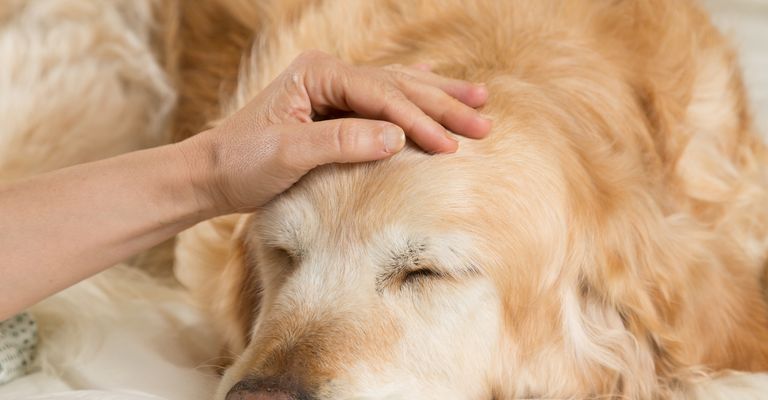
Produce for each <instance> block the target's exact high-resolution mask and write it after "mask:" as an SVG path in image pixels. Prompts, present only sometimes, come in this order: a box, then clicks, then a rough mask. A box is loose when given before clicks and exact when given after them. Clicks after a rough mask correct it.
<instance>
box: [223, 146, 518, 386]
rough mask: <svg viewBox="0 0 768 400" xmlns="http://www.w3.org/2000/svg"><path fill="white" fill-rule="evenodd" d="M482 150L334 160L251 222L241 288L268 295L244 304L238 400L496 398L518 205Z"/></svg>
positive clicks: (232, 378)
mask: <svg viewBox="0 0 768 400" xmlns="http://www.w3.org/2000/svg"><path fill="white" fill-rule="evenodd" d="M468 153H469V150H467V151H465V152H463V154H464V155H463V156H461V157H459V156H429V155H425V154H422V153H420V152H418V151H415V150H408V151H406V153H405V154H401V155H399V156H398V157H396V158H395V159H394V160H392V161H389V162H382V163H375V164H368V165H358V166H350V165H337V166H329V167H325V168H321V169H319V170H317V171H314V172H312V173H311V174H310V176H307V177H306V178H305V179H303V180H302V181H301V182H300V184H299V185H297V186H296V187H294V188H292V189H291V191H290V192H289V193H287V194H285V195H283V196H281V197H280V198H278V199H277V200H275V201H274V202H273V203H272V204H270V205H269V206H267V207H266V208H265V209H264V210H262V211H261V212H259V213H257V214H256V215H254V216H252V217H251V218H250V219H249V221H248V222H246V223H245V226H244V227H243V230H242V233H241V236H240V238H239V240H240V246H242V258H241V260H240V261H239V264H238V267H240V268H244V269H246V270H250V271H251V272H248V273H249V274H252V276H253V278H252V279H250V280H247V281H245V282H244V284H245V285H252V286H251V287H249V288H247V289H245V290H242V291H240V292H241V293H253V294H255V293H260V301H259V307H258V312H256V310H253V309H251V310H244V311H243V312H244V313H246V314H247V313H249V312H253V314H252V317H253V318H252V320H248V319H247V318H246V319H243V322H244V324H243V326H242V327H241V329H242V335H247V336H248V339H247V342H248V345H247V347H246V349H245V351H244V352H243V354H242V355H241V356H240V357H239V358H238V360H237V361H236V362H235V363H234V365H233V366H232V367H231V368H230V370H229V371H228V372H227V374H226V376H225V383H224V388H223V389H222V390H224V391H226V392H229V393H230V395H229V398H230V399H238V398H259V397H253V395H252V394H247V395H246V393H254V392H256V393H258V392H262V393H270V390H271V393H273V397H264V398H281V397H274V396H276V395H275V393H277V394H279V393H283V394H285V395H291V396H293V397H294V398H300V399H303V398H308V399H309V398H323V399H325V398H352V397H360V398H381V396H382V395H384V396H386V395H391V396H393V397H396V398H399V397H403V396H406V395H407V396H416V398H451V397H457V398H474V397H477V396H479V395H482V396H484V397H489V396H490V393H488V392H487V388H488V387H490V386H489V385H487V384H486V383H487V382H489V381H490V379H491V375H492V373H493V371H490V370H489V368H488V366H490V365H492V364H493V363H492V360H493V359H494V358H495V357H497V351H498V348H499V345H500V338H499V332H501V330H500V329H499V324H500V323H501V320H500V318H499V316H500V315H501V313H500V311H499V307H500V305H499V299H498V295H497V294H496V293H497V291H496V288H495V287H494V285H493V281H492V278H491V277H490V276H489V275H488V274H487V268H489V266H490V265H491V264H492V263H498V262H499V261H500V260H501V257H500V253H499V252H502V251H503V249H499V248H494V246H493V245H494V238H496V237H498V235H499V234H502V232H500V231H499V229H501V228H502V225H503V224H505V222H502V221H504V219H505V217H504V216H502V214H500V213H507V212H509V210H504V207H502V202H501V201H500V199H494V198H493V196H488V195H486V194H485V192H487V191H488V189H487V188H484V187H487V186H488V184H489V181H488V179H489V177H490V175H492V173H490V172H489V171H482V170H481V168H478V166H473V165H476V164H481V163H482V160H481V159H475V160H470V159H471V158H472V157H471V156H470V155H469V154H468ZM494 230H496V231H494ZM252 304H253V303H252V302H246V303H244V306H245V307H248V306H249V305H252ZM238 382H239V383H238ZM462 382H463V383H462ZM248 396H251V397H248ZM265 396H266V395H265ZM284 397H285V396H284Z"/></svg>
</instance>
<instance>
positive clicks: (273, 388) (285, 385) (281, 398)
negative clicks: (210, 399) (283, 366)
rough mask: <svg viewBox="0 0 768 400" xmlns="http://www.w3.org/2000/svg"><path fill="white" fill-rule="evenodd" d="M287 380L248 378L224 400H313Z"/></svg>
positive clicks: (238, 384) (237, 384)
mask: <svg viewBox="0 0 768 400" xmlns="http://www.w3.org/2000/svg"><path fill="white" fill-rule="evenodd" d="M313 399H314V398H313V397H312V396H309V395H308V394H307V392H306V391H304V390H303V389H301V387H300V386H299V385H297V384H296V383H293V382H292V381H290V380H287V379H280V378H255V377H248V378H245V379H243V380H241V381H240V382H238V383H236V384H235V386H232V389H230V390H229V393H227V398H226V400H313Z"/></svg>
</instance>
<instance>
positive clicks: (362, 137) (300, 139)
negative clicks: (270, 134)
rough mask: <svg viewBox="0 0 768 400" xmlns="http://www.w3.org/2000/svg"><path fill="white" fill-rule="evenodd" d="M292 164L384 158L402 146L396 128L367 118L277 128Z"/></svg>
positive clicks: (311, 164)
mask: <svg viewBox="0 0 768 400" xmlns="http://www.w3.org/2000/svg"><path fill="white" fill-rule="evenodd" d="M280 131H281V132H282V134H283V135H285V136H286V138H285V139H286V140H287V143H286V144H287V145H288V147H290V148H291V149H292V150H293V151H290V153H292V154H293V156H294V157H292V158H294V161H295V162H296V163H298V164H300V165H302V166H304V167H307V168H308V169H309V168H314V167H316V166H318V165H322V164H329V163H353V162H364V161H374V160H381V159H383V158H387V157H389V156H391V155H392V154H395V153H397V152H398V151H400V150H401V149H402V148H403V146H404V145H405V133H404V132H403V130H402V129H401V128H400V127H398V126H397V125H394V124H391V123H388V122H382V121H374V120H367V119H356V118H343V119H333V120H327V121H320V122H312V123H309V124H290V125H283V126H281V127H280Z"/></svg>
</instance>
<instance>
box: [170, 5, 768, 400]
mask: <svg viewBox="0 0 768 400" xmlns="http://www.w3.org/2000/svg"><path fill="white" fill-rule="evenodd" d="M221 1H222V3H221V4H219V5H218V7H220V8H219V12H220V13H225V14H226V13H229V14H227V15H230V17H229V18H230V20H229V22H227V23H231V24H232V25H231V27H233V28H232V29H229V28H227V27H224V28H220V29H221V30H223V31H227V32H228V33H226V34H224V33H222V34H221V35H220V36H217V37H216V38H213V39H212V38H210V37H209V38H207V40H209V41H211V40H212V41H214V42H216V41H218V42H219V46H216V45H210V43H209V45H208V47H207V48H208V49H210V51H213V52H215V51H216V49H218V48H221V49H225V50H227V51H230V53H228V54H230V55H229V56H227V57H228V58H227V59H232V57H231V50H232V49H233V48H238V47H237V45H236V42H238V41H239V42H243V37H244V35H249V34H253V35H255V36H256V38H257V42H256V43H257V45H256V46H255V47H254V48H253V49H252V51H251V52H250V54H249V55H248V57H246V59H245V60H246V61H245V65H244V66H243V68H242V70H241V73H240V75H239V78H237V86H236V88H235V89H233V90H232V91H231V98H230V100H229V101H227V103H226V105H225V106H224V112H223V115H227V114H228V113H231V112H233V111H234V110H236V109H238V108H239V107H241V106H242V105H244V104H245V102H247V101H248V99H250V98H251V97H253V96H254V95H255V94H256V93H257V92H258V91H259V90H260V89H261V88H263V87H264V86H265V85H266V84H267V83H268V82H269V81H270V80H271V79H272V78H274V77H275V76H276V75H277V74H278V73H279V72H280V71H281V70H282V69H283V68H285V67H286V66H287V65H288V63H289V62H291V61H292V60H293V59H294V58H295V57H296V56H299V55H300V54H303V55H301V57H305V58H307V61H308V62H311V61H312V57H317V54H316V53H313V52H306V53H302V51H304V50H306V49H321V50H323V51H326V52H329V53H331V54H333V55H336V56H338V57H340V58H342V59H344V60H346V61H348V62H351V63H356V64H366V65H387V64H394V63H397V64H414V63H428V64H430V65H431V66H433V69H434V70H435V71H436V72H438V73H441V74H444V75H447V76H452V77H457V78H461V79H467V80H470V81H474V82H485V83H486V84H487V86H488V88H489V90H490V92H491V98H490V101H489V102H488V104H487V105H486V106H485V107H484V108H483V110H482V111H483V113H485V114H487V115H489V116H491V117H492V118H493V119H494V129H493V131H492V133H491V136H490V137H489V138H487V139H485V140H481V141H473V140H465V139H462V138H458V137H457V139H458V140H459V141H460V150H459V151H458V152H457V153H456V154H451V155H427V154H424V153H423V152H421V151H419V150H417V149H415V148H409V149H406V150H405V151H403V152H402V153H401V154H398V155H397V156H395V157H393V158H392V159H391V160H387V161H383V162H376V163H369V164H362V165H330V166H325V167H322V168H319V169H317V170H315V171H313V172H312V173H310V174H309V175H308V176H306V177H305V178H304V179H302V180H301V181H300V182H299V183H298V184H296V185H295V186H294V187H293V188H292V189H291V190H290V191H288V192H287V193H285V194H284V195H282V196H280V197H279V198H277V199H275V200H274V201H273V202H271V203H270V204H268V205H267V206H266V207H264V208H263V209H262V210H260V211H259V212H257V213H255V214H253V215H238V216H228V217H224V218H219V219H216V220H212V221H209V222H206V223H203V224H200V225H198V226H197V227H195V228H193V229H192V230H190V231H188V232H186V233H185V234H183V235H182V237H181V238H180V240H179V243H178V247H177V257H178V260H177V263H178V265H177V269H178V274H179V277H180V278H181V280H182V281H183V282H184V283H185V284H187V285H188V286H189V287H190V288H192V290H194V291H196V292H198V293H199V294H200V296H201V299H202V300H203V302H204V304H205V305H207V306H208V307H209V309H210V311H211V312H212V315H213V316H214V317H216V324H217V325H218V326H219V327H220V328H221V331H222V334H223V335H224V336H225V338H226V340H227V343H228V352H229V354H231V355H232V356H233V358H232V360H231V361H232V363H231V366H229V368H228V369H227V371H226V373H225V375H224V377H223V380H222V383H221V387H220V390H219V392H218V395H217V398H218V399H224V398H226V399H228V400H237V399H251V400H256V399H319V400H323V399H385V398H386V399H400V398H402V399H405V398H407V399H490V398H494V399H512V398H628V399H662V398H685V397H688V396H690V395H691V393H692V392H691V390H692V389H691V384H692V383H693V382H696V381H697V380H699V379H704V378H706V377H711V376H718V375H722V374H724V373H730V371H765V370H768V308H767V307H766V298H765V297H764V296H763V286H762V285H763V282H764V276H765V275H764V270H765V267H766V255H767V254H768V168H767V166H768V152H767V151H766V147H765V146H764V144H763V143H761V141H760V139H759V138H758V136H757V135H756V134H755V133H754V132H753V127H752V124H751V118H750V115H749V111H748V106H747V102H746V97H745V94H744V88H743V85H742V82H741V78H740V74H739V72H738V68H737V63H736V57H735V54H734V52H733V51H732V50H731V48H730V47H729V45H728V43H727V42H726V41H725V40H724V38H723V37H722V36H721V35H720V34H719V33H718V31H717V30H716V29H715V28H714V27H713V26H712V24H711V22H710V20H709V18H708V16H707V15H706V14H705V13H704V12H702V11H701V10H700V9H699V8H698V7H697V6H696V4H694V3H693V2H692V1H687V0H686V1H684V0H676V1H669V0H621V1H609V0H573V1H560V0H514V1H504V0H498V1H491V0H482V1H471V2H468V1H463V0H418V1H395V0H372V1H366V2H363V1H342V0H335V1H334V0H326V1H320V0H314V1H313V0H306V1H298V0H294V1H273V2H270V1H260V2H256V1H252V2H249V1H245V0H221ZM187 7H191V8H194V7H195V5H193V4H188V5H187ZM222 10H223V11H222ZM188 12H190V13H192V14H194V10H193V11H188ZM222 15H224V14H222ZM206 21H207V22H206ZM206 23H207V24H209V25H208V26H206V25H205V24H206ZM219 23H222V20H221V19H205V18H199V19H198V20H197V24H193V25H191V26H188V27H187V28H188V29H192V30H200V29H202V30H205V29H208V30H212V28H211V25H215V24H219ZM192 36H194V35H192ZM185 46H194V42H193V41H190V42H187V43H185ZM227 46H228V47H227ZM240 49H242V46H240ZM185 51H193V52H194V49H193V50H185ZM222 51H224V50H222ZM183 57H184V56H182V58H183ZM191 59H194V57H192V58H191ZM182 64H183V62H182ZM215 68H216V70H215V71H210V70H208V71H207V70H206V66H205V65H204V64H202V65H201V64H198V65H197V66H196V69H193V70H190V71H191V72H190V71H187V75H185V76H184V79H185V80H184V82H183V83H184V84H185V85H188V87H190V88H192V89H187V92H189V93H195V90H197V91H198V92H200V91H203V89H206V88H207V89H208V90H211V89H213V90H216V89H218V88H217V87H216V85H219V84H220V82H223V81H224V80H226V79H230V80H232V79H234V71H235V68H232V67H231V66H230V67H227V68H224V67H222V66H221V65H217V66H215ZM226 71H231V74H232V75H230V76H227V72H226ZM217 82H218V83H217ZM195 88H196V89H195ZM182 91H184V90H182ZM183 102H184V99H182V103H183ZM203 103H204V102H203ZM209 103H210V102H209ZM189 104H190V105H189V107H188V108H187V111H188V112H189V113H199V112H198V111H195V110H196V107H195V105H194V101H192V103H189ZM201 104H202V103H201ZM200 107H202V108H205V107H210V104H203V105H201V106H200ZM182 111H183V110H182ZM182 117H183V115H182ZM254 184H258V182H254Z"/></svg>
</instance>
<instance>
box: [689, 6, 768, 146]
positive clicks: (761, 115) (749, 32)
mask: <svg viewBox="0 0 768 400" xmlns="http://www.w3.org/2000/svg"><path fill="white" fill-rule="evenodd" d="M703 3H704V5H706V6H707V7H708V8H709V9H710V10H711V11H712V14H713V16H714V19H715V22H716V23H717V24H718V25H719V26H720V28H721V29H722V30H723V32H724V33H725V34H726V35H728V36H729V37H730V38H731V39H732V40H733V42H734V44H735V45H736V49H737V50H738V52H739V56H740V57H739V58H740V60H741V66H742V69H743V70H744V74H745V79H746V82H747V90H748V91H749V95H750V97H751V99H752V105H753V111H754V115H755V120H756V121H757V125H758V128H759V129H760V132H761V133H762V134H763V137H764V138H766V140H768V0H703Z"/></svg>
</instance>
